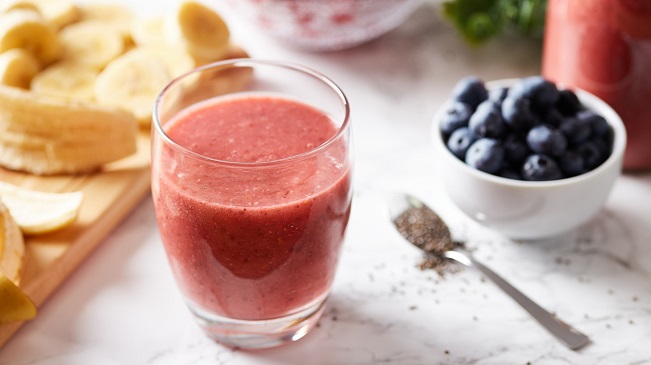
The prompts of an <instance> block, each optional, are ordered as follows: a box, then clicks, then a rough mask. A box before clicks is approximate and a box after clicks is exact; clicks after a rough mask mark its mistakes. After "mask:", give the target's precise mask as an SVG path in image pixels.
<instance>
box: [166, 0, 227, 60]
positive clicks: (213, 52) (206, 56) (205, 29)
mask: <svg viewBox="0 0 651 365" xmlns="http://www.w3.org/2000/svg"><path fill="white" fill-rule="evenodd" d="M164 27H165V29H164V30H165V35H166V37H167V39H168V42H170V43H172V44H174V45H177V44H178V45H180V46H182V47H185V48H186V49H187V50H188V52H189V53H190V54H191V55H192V56H193V57H195V58H197V59H199V60H217V59H220V58H222V57H223V56H224V54H225V53H226V50H227V49H228V44H229V39H230V31H229V29H228V26H227V25H226V23H225V22H224V20H223V19H222V17H221V16H219V14H217V13H216V12H215V11H213V10H212V9H210V8H208V7H206V6H205V5H203V4H201V3H199V2H195V1H183V2H181V3H180V4H179V5H178V7H177V8H176V10H175V11H172V12H170V13H168V15H167V16H166V18H165V22H164Z"/></svg>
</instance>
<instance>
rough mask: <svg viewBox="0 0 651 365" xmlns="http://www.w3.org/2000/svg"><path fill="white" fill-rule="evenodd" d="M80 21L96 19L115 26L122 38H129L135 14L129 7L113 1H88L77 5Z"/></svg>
mask: <svg viewBox="0 0 651 365" xmlns="http://www.w3.org/2000/svg"><path fill="white" fill-rule="evenodd" d="M79 11H80V13H81V19H80V21H97V22H100V23H103V24H104V25H107V26H109V27H115V28H116V29H117V31H118V32H119V33H120V34H122V37H123V38H131V27H132V26H133V24H134V23H135V21H136V15H135V13H134V12H133V11H132V10H131V8H129V7H127V6H124V5H121V4H114V3H108V2H104V3H88V4H83V5H79Z"/></svg>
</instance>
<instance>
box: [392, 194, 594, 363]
mask: <svg viewBox="0 0 651 365" xmlns="http://www.w3.org/2000/svg"><path fill="white" fill-rule="evenodd" d="M387 207H388V210H389V216H390V218H391V222H392V223H393V224H394V225H395V226H396V229H397V230H398V232H400V234H401V235H402V236H403V237H404V238H405V239H406V240H407V241H409V242H410V243H412V244H413V245H414V246H416V247H418V248H420V249H421V250H423V251H424V252H425V253H426V254H428V255H434V256H437V257H439V258H445V259H449V260H454V261H456V262H458V263H461V264H463V265H465V266H467V267H475V268H477V269H478V270H479V271H480V272H481V273H482V274H484V275H485V276H486V277H487V278H488V279H490V280H491V281H493V283H495V284H496V285H497V286H498V287H499V288H500V289H502V290H503V291H504V292H505V293H506V294H508V295H509V296H510V297H511V298H512V299H514V300H515V301H516V302H517V303H518V304H520V306H522V308H524V309H525V310H526V311H527V312H528V313H529V314H530V315H531V316H532V317H533V318H534V319H535V320H536V321H538V323H540V324H541V325H542V326H543V327H544V328H545V329H547V331H549V332H550V333H551V334H552V335H554V336H555V337H556V338H557V339H558V340H560V341H561V342H562V343H563V344H565V345H566V346H567V347H569V348H570V349H572V350H578V349H580V348H581V347H583V346H585V345H587V344H588V343H590V339H589V338H588V336H586V335H584V334H583V333H581V332H579V331H578V330H576V329H574V328H573V327H572V326H570V325H569V324H567V323H565V322H563V321H562V320H561V319H560V318H558V317H556V316H555V315H553V314H551V313H549V312H548V311H547V310H545V309H544V308H542V307H541V306H540V305H538V304H536V303H535V302H534V301H533V300H531V299H529V298H528V297H527V296H526V295H524V294H523V293H522V292H520V291H519V290H518V289H516V288H515V287H514V286H512V285H511V284H509V283H508V282H507V281H506V280H504V279H503V278H502V277H500V276H499V275H498V274H497V273H495V272H494V271H493V270H491V269H489V268H488V267H486V266H485V265H484V264H482V263H481V262H479V261H477V259H475V258H474V257H473V256H472V254H471V253H469V252H467V251H465V250H463V249H461V248H460V247H459V245H455V244H454V243H453V242H452V240H451V239H450V236H451V235H450V231H449V229H448V227H447V225H446V224H445V222H443V220H441V218H440V217H439V216H438V215H437V214H436V213H435V212H434V211H433V210H432V209H430V208H429V207H428V206H427V205H425V203H423V202H422V201H420V200H419V199H417V198H415V197H413V196H411V195H408V194H392V195H391V196H389V197H388V198H387ZM412 228H413V229H412ZM432 240H440V242H430V241H432ZM448 242H449V243H448Z"/></svg>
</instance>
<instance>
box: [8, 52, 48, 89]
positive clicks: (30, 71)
mask: <svg viewBox="0 0 651 365" xmlns="http://www.w3.org/2000/svg"><path fill="white" fill-rule="evenodd" d="M40 70H41V65H40V64H39V62H38V60H37V59H36V57H34V55H32V54H31V53H30V52H28V51H26V50H24V49H21V48H14V49H10V50H8V51H6V52H4V53H2V54H0V83H1V84H3V85H7V86H13V87H19V88H21V89H29V87H30V83H31V82H32V78H34V75H36V74H37V73H38V72H39V71H40Z"/></svg>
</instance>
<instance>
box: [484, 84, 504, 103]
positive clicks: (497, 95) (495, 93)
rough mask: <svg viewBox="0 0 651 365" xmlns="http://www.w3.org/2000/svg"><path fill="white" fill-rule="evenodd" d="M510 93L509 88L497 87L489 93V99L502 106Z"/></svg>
mask: <svg viewBox="0 0 651 365" xmlns="http://www.w3.org/2000/svg"><path fill="white" fill-rule="evenodd" d="M508 93H509V88H508V87H496V88H494V89H491V90H490V91H488V99H489V100H492V101H494V102H495V103H497V104H501V103H502V102H503V101H504V99H506V95H508Z"/></svg>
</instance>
